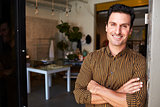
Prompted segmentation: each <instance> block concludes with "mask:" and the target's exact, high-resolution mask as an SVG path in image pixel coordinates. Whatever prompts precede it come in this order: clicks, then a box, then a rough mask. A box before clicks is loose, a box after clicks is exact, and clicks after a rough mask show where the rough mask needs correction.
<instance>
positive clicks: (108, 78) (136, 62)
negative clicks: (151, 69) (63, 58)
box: [74, 47, 146, 107]
mask: <svg viewBox="0 0 160 107" xmlns="http://www.w3.org/2000/svg"><path fill="white" fill-rule="evenodd" d="M137 77H139V78H140V81H142V82H143V88H142V89H141V90H140V91H139V92H136V93H134V94H127V95H126V100H127V104H128V107H144V104H145V99H146V62H145V57H143V56H142V55H140V54H139V53H136V52H134V51H133V50H131V49H129V48H126V49H124V50H123V51H122V52H120V53H119V54H118V55H116V56H115V57H113V56H112V54H111V51H110V49H109V47H105V48H102V49H100V50H97V51H94V52H92V53H90V54H88V55H87V57H86V58H85V60H84V62H83V64H82V67H81V70H80V73H79V74H78V77H77V80H76V83H75V90H74V95H75V99H76V101H77V103H80V104H85V105H86V107H105V105H106V107H112V106H111V105H110V104H97V105H93V104H91V93H90V92H89V91H88V90H87V85H88V83H89V82H90V80H94V81H96V82H97V83H99V84H100V85H102V86H105V87H106V88H109V89H112V90H117V89H119V88H120V87H121V86H122V85H123V84H125V83H126V82H127V81H129V80H130V79H132V78H137Z"/></svg>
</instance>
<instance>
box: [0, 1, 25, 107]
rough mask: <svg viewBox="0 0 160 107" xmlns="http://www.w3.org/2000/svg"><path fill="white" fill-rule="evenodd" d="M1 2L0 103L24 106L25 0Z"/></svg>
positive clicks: (13, 106)
mask: <svg viewBox="0 0 160 107" xmlns="http://www.w3.org/2000/svg"><path fill="white" fill-rule="evenodd" d="M0 5H1V6H0V107H26V106H27V101H26V100H27V98H26V72H25V24H24V23H25V21H24V20H25V17H24V14H23V13H24V12H25V11H24V9H25V7H24V0H1V1H0Z"/></svg>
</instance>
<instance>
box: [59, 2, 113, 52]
mask: <svg viewBox="0 0 160 107" xmlns="http://www.w3.org/2000/svg"><path fill="white" fill-rule="evenodd" d="M109 1H114V0H88V3H82V2H78V1H77V2H72V3H71V4H72V10H71V12H70V13H69V16H68V17H66V16H65V14H64V13H62V14H60V19H61V20H63V21H64V22H65V21H66V22H69V23H70V24H73V25H77V26H79V27H80V28H81V29H80V30H81V32H82V33H83V34H84V35H85V36H86V35H87V34H89V35H90V36H91V37H92V42H91V43H90V44H89V45H87V44H85V45H82V49H86V50H87V51H88V52H92V51H93V50H94V45H95V41H94V37H95V33H96V32H95V4H97V3H103V2H109Z"/></svg>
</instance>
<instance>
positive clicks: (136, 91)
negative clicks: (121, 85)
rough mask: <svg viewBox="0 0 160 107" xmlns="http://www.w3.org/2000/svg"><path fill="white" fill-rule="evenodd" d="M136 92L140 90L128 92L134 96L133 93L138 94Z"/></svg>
mask: <svg viewBox="0 0 160 107" xmlns="http://www.w3.org/2000/svg"><path fill="white" fill-rule="evenodd" d="M138 91H140V89H136V90H133V91H130V92H129V93H130V94H134V93H135V92H138Z"/></svg>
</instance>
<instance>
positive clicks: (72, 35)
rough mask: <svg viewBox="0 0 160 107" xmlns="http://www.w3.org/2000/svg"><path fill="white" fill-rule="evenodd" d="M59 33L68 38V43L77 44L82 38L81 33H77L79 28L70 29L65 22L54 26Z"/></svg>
mask: <svg viewBox="0 0 160 107" xmlns="http://www.w3.org/2000/svg"><path fill="white" fill-rule="evenodd" d="M56 27H57V29H58V30H59V32H61V33H65V36H68V39H69V41H71V42H78V41H79V40H80V39H81V38H82V33H81V32H80V31H79V27H77V26H73V27H72V28H71V27H70V25H69V24H68V23H67V22H65V23H64V22H63V21H61V24H59V25H57V26H56Z"/></svg>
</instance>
